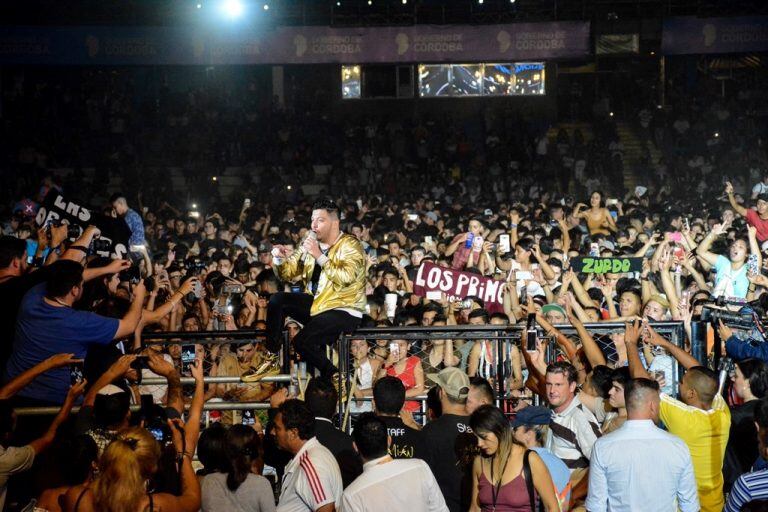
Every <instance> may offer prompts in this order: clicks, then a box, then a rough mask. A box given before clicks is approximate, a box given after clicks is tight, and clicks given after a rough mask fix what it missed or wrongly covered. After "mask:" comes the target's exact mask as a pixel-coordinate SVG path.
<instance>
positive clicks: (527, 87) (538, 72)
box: [512, 62, 545, 96]
mask: <svg viewBox="0 0 768 512" xmlns="http://www.w3.org/2000/svg"><path fill="white" fill-rule="evenodd" d="M514 67H515V86H514V92H513V93H512V94H515V95H519V96H530V95H543V94H544V93H545V90H544V63H543V62H515V63H514Z"/></svg>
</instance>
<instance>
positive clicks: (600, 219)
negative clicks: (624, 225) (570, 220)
mask: <svg viewBox="0 0 768 512" xmlns="http://www.w3.org/2000/svg"><path fill="white" fill-rule="evenodd" d="M589 205H590V207H589V209H586V205H585V204H584V203H579V204H577V205H576V209H575V210H574V212H573V216H574V217H576V218H577V219H585V220H586V221H587V228H588V229H589V234H590V235H593V236H594V235H606V236H607V235H610V234H611V233H612V232H616V221H614V220H613V216H612V215H611V212H609V211H608V208H606V207H605V205H604V204H603V193H602V192H597V191H595V192H592V195H591V196H590V197H589ZM582 208H585V210H584V211H582Z"/></svg>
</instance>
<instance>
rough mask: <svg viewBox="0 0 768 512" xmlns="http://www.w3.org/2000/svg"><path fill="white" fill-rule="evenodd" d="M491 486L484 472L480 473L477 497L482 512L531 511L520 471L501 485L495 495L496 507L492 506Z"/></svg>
mask: <svg viewBox="0 0 768 512" xmlns="http://www.w3.org/2000/svg"><path fill="white" fill-rule="evenodd" d="M493 488H494V486H493V485H492V484H491V482H489V481H488V478H486V476H485V474H484V473H482V474H480V478H479V479H478V497H479V498H480V507H481V509H482V512H493V511H494V510H495V511H496V512H531V500H530V498H529V497H528V487H527V486H526V484H525V478H523V472H522V471H521V472H520V474H519V475H517V477H515V479H514V480H511V481H509V482H507V483H506V484H504V485H502V486H501V488H500V489H499V494H498V496H497V497H496V508H494V507H493Z"/></svg>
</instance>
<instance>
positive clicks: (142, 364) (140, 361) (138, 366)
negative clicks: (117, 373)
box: [131, 356, 149, 374]
mask: <svg viewBox="0 0 768 512" xmlns="http://www.w3.org/2000/svg"><path fill="white" fill-rule="evenodd" d="M131 368H133V369H134V370H136V371H137V372H139V374H141V370H143V369H144V368H149V356H139V357H137V358H136V359H134V360H133V362H132V363H131Z"/></svg>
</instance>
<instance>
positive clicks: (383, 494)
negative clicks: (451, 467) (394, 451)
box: [341, 456, 448, 512]
mask: <svg viewBox="0 0 768 512" xmlns="http://www.w3.org/2000/svg"><path fill="white" fill-rule="evenodd" d="M400 510H407V511H408V512H448V506H447V505H446V504H445V499H444V498H443V495H442V493H441V492H440V486H438V485H437V480H435V476H434V475H433V474H432V470H430V469H429V466H427V463H426V462H424V461H423V460H421V459H394V460H392V459H390V457H389V456H386V457H382V458H380V459H374V460H372V461H370V462H367V463H365V465H364V466H363V474H362V475H360V476H359V477H357V478H356V479H355V481H354V482H352V483H351V484H350V485H349V487H347V488H346V490H345V491H344V495H343V496H342V499H341V511H342V512H395V511H400Z"/></svg>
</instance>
